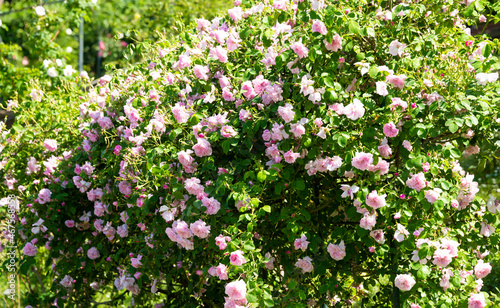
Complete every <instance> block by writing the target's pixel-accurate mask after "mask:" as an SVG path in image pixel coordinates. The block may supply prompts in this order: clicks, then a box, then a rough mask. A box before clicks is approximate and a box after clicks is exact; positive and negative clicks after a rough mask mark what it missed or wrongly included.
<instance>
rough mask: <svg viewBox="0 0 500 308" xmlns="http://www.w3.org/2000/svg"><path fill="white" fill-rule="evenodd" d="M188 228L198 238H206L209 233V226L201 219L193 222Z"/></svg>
mask: <svg viewBox="0 0 500 308" xmlns="http://www.w3.org/2000/svg"><path fill="white" fill-rule="evenodd" d="M189 228H190V229H191V231H192V232H193V234H194V235H196V236H197V237H199V238H207V237H208V236H209V235H210V226H207V223H206V222H204V221H203V220H201V219H198V220H197V221H195V222H193V223H192V224H191V225H190V226H189Z"/></svg>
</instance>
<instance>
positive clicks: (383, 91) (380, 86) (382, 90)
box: [375, 81, 389, 96]
mask: <svg viewBox="0 0 500 308" xmlns="http://www.w3.org/2000/svg"><path fill="white" fill-rule="evenodd" d="M375 85H376V87H377V89H376V90H375V93H377V94H378V95H381V96H387V95H388V94H389V92H388V91H387V84H386V83H385V82H383V81H377V82H376V83H375Z"/></svg>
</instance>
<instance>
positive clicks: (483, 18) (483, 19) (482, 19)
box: [479, 15, 488, 22]
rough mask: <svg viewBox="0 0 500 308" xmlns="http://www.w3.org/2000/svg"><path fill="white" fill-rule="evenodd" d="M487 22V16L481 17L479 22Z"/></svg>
mask: <svg viewBox="0 0 500 308" xmlns="http://www.w3.org/2000/svg"><path fill="white" fill-rule="evenodd" d="M487 21H488V19H487V18H486V16H484V15H481V16H479V22H487Z"/></svg>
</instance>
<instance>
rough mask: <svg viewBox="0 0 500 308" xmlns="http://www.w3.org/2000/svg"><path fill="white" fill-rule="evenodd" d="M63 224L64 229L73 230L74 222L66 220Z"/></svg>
mask: <svg viewBox="0 0 500 308" xmlns="http://www.w3.org/2000/svg"><path fill="white" fill-rule="evenodd" d="M64 224H65V225H66V227H68V228H73V227H74V226H75V222H74V221H73V220H66V221H65V222H64Z"/></svg>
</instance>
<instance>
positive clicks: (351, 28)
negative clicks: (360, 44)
mask: <svg viewBox="0 0 500 308" xmlns="http://www.w3.org/2000/svg"><path fill="white" fill-rule="evenodd" d="M349 32H351V33H354V34H356V35H361V33H360V30H359V24H358V23H357V22H355V21H353V20H351V21H350V22H349Z"/></svg>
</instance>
